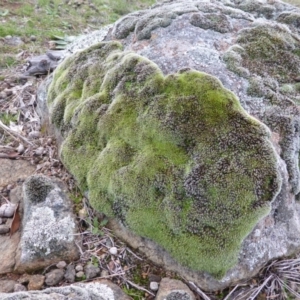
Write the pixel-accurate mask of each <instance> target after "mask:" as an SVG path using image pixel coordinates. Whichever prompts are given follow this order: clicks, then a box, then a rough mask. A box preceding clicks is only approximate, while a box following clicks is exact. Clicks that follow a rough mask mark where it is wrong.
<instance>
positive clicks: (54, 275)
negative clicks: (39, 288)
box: [45, 269, 65, 286]
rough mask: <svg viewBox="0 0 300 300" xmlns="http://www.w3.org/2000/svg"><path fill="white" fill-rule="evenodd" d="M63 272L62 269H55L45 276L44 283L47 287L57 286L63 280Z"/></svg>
mask: <svg viewBox="0 0 300 300" xmlns="http://www.w3.org/2000/svg"><path fill="white" fill-rule="evenodd" d="M64 275H65V271H64V270H62V269H55V270H52V271H51V272H49V273H47V274H46V275H45V283H46V284H47V285H48V286H53V285H57V284H58V283H59V282H61V281H62V279H63V278H64Z"/></svg>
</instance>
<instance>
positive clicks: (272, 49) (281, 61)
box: [236, 23, 300, 83]
mask: <svg viewBox="0 0 300 300" xmlns="http://www.w3.org/2000/svg"><path fill="white" fill-rule="evenodd" d="M237 42H238V43H239V44H240V45H241V46H242V47H243V49H244V50H245V51H244V53H243V54H242V60H239V61H238V60H237V61H236V64H239V65H240V66H241V67H244V68H247V69H248V70H249V71H250V72H251V73H252V74H258V75H260V76H262V77H265V76H266V74H269V75H270V77H274V78H278V80H279V81H280V82H283V83H287V82H291V81H292V78H293V76H294V75H295V74H297V73H299V64H300V58H299V56H298V55H297V51H296V50H295V49H297V48H299V46H300V43H299V41H298V40H296V39H295V38H294V37H293V35H292V34H291V33H290V32H289V31H288V30H287V29H285V28H284V27H281V26H279V25H272V24H268V23H266V24H262V25H257V26H255V27H253V28H248V29H244V30H243V31H242V33H241V34H240V36H239V37H238V39H237Z"/></svg>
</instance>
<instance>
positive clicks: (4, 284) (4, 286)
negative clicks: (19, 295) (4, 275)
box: [0, 279, 17, 293]
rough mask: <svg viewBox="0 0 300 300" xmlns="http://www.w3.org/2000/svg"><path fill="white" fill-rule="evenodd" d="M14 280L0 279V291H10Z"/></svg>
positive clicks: (12, 288) (12, 289)
mask: <svg viewBox="0 0 300 300" xmlns="http://www.w3.org/2000/svg"><path fill="white" fill-rule="evenodd" d="M16 283H17V282H16V281H14V280H9V279H7V280H5V279H4V280H0V293H11V292H13V291H14V287H15V284H16Z"/></svg>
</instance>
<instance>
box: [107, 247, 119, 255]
mask: <svg viewBox="0 0 300 300" xmlns="http://www.w3.org/2000/svg"><path fill="white" fill-rule="evenodd" d="M109 253H110V254H112V255H117V254H118V249H117V248H116V247H111V248H110V249H109Z"/></svg>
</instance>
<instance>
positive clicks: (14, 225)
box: [10, 204, 21, 237]
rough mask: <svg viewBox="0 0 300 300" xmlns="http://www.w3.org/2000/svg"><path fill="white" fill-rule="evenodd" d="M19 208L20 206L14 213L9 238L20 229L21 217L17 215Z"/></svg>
mask: <svg viewBox="0 0 300 300" xmlns="http://www.w3.org/2000/svg"><path fill="white" fill-rule="evenodd" d="M19 206H20V204H18V205H17V207H16V210H15V213H14V217H13V220H12V223H11V226H10V237H11V236H12V235H13V234H14V233H15V232H16V231H18V229H19V228H20V224H21V217H20V213H19Z"/></svg>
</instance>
